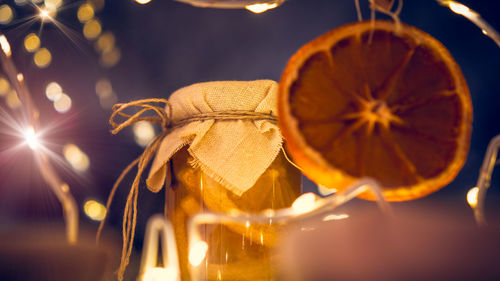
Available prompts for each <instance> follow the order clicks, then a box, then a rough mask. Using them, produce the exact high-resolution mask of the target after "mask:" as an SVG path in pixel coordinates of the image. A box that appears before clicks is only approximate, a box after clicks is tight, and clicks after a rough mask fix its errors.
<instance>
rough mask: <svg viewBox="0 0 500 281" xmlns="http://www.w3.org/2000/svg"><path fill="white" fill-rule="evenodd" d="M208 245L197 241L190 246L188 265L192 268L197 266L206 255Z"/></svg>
mask: <svg viewBox="0 0 500 281" xmlns="http://www.w3.org/2000/svg"><path fill="white" fill-rule="evenodd" d="M207 250H208V244H207V242H205V241H201V240H198V241H196V242H194V243H193V244H192V246H191V247H190V249H189V263H190V264H191V265H192V266H195V267H196V266H199V265H200V264H201V262H202V261H203V260H204V259H205V256H206V255H207Z"/></svg>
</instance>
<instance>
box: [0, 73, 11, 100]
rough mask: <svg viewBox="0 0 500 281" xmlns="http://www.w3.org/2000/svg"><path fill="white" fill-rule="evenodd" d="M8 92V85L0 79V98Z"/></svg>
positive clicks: (5, 80)
mask: <svg viewBox="0 0 500 281" xmlns="http://www.w3.org/2000/svg"><path fill="white" fill-rule="evenodd" d="M9 91H10V83H9V81H8V80H7V79H5V78H4V77H0V96H5V95H7V93H8V92H9Z"/></svg>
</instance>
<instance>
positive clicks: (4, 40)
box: [0, 34, 12, 57]
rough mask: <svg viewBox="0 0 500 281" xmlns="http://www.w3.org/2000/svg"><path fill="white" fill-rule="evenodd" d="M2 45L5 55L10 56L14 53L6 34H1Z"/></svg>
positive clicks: (0, 44) (0, 41) (0, 43)
mask: <svg viewBox="0 0 500 281" xmlns="http://www.w3.org/2000/svg"><path fill="white" fill-rule="evenodd" d="M0 46H1V47H2V51H3V53H4V54H5V56H7V57H10V56H11V55H12V53H11V51H10V44H9V41H8V40H7V37H5V35H3V34H2V35H0Z"/></svg>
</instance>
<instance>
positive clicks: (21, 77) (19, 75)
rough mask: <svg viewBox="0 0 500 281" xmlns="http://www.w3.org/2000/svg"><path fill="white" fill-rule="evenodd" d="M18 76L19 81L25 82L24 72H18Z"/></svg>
mask: <svg viewBox="0 0 500 281" xmlns="http://www.w3.org/2000/svg"><path fill="white" fill-rule="evenodd" d="M16 78H17V81H19V82H23V81H24V75H23V74H22V73H18V74H17V76H16Z"/></svg>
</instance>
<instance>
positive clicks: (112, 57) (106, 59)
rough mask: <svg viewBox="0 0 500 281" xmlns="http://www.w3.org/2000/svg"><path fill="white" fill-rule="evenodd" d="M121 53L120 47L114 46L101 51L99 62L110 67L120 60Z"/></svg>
mask: <svg viewBox="0 0 500 281" xmlns="http://www.w3.org/2000/svg"><path fill="white" fill-rule="evenodd" d="M121 55H122V54H121V51H120V49H118V48H117V47H115V48H113V49H111V50H109V51H107V52H103V53H102V54H101V58H100V60H99V62H100V63H101V65H102V66H104V67H112V66H115V65H116V64H117V63H118V62H119V61H120V58H121Z"/></svg>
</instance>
